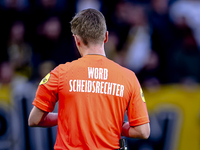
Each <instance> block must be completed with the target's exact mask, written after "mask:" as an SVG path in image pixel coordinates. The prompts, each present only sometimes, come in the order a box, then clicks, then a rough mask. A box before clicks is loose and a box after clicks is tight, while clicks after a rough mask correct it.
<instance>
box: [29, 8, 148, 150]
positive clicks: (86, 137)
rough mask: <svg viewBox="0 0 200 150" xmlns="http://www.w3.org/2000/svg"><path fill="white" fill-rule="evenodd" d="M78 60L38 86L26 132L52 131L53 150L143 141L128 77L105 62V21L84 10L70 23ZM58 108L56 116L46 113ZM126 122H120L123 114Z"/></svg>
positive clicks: (142, 117)
mask: <svg viewBox="0 0 200 150" xmlns="http://www.w3.org/2000/svg"><path fill="white" fill-rule="evenodd" d="M71 31H72V33H73V37H74V40H75V43H76V46H77V48H78V51H79V53H80V54H81V56H82V57H81V58H79V59H78V60H75V61H72V62H67V63H65V64H60V65H59V66H57V67H56V68H55V69H54V70H52V71H51V72H50V73H49V74H47V75H46V76H45V77H44V79H43V80H42V81H41V82H40V84H39V86H38V89H37V92H36V96H35V99H34V101H33V105H34V107H33V109H32V111H31V113H30V116H29V120H28V123H29V126H31V127H52V126H56V125H57V138H56V143H55V145H54V149H55V150H115V149H121V148H120V143H119V141H120V139H121V136H126V137H130V138H142V139H147V138H148V137H149V135H150V127H149V117H148V112H147V108H146V103H145V99H144V96H143V92H142V89H141V86H140V84H139V82H138V80H137V77H136V76H135V74H134V72H132V71H130V70H128V69H126V68H124V67H122V66H120V65H118V64H116V63H115V62H113V61H112V60H109V59H108V58H106V55H105V51H104V43H106V42H107V40H108V31H107V27H106V23H105V18H104V16H103V15H102V13H101V12H99V11H97V10H95V9H85V10H83V11H81V12H79V13H78V14H76V15H75V17H74V18H73V19H72V21H71ZM57 102H59V108H58V113H52V111H53V110H54V107H55V104H56V103H57ZM126 110H127V115H128V118H129V122H125V123H124V122H123V119H124V115H125V111H126Z"/></svg>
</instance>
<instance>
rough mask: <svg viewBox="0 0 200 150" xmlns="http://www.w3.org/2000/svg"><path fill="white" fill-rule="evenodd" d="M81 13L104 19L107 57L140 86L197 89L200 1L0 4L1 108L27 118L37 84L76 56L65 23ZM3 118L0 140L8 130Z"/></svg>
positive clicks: (3, 0) (5, 0) (8, 0)
mask: <svg viewBox="0 0 200 150" xmlns="http://www.w3.org/2000/svg"><path fill="white" fill-rule="evenodd" d="M85 8H95V9H97V10H100V11H101V12H102V13H103V14H104V16H105V18H106V22H107V28H108V31H109V40H108V42H107V43H106V45H105V50H106V55H107V57H108V58H110V59H112V60H113V61H115V62H117V63H119V64H120V65H122V66H124V67H127V68H129V69H131V70H133V71H134V72H135V73H136V75H137V77H138V79H139V81H140V83H141V84H142V86H144V87H152V86H154V87H155V86H159V85H161V84H170V83H179V84H180V83H181V84H185V85H197V84H199V83H200V69H199V66H200V18H199V16H200V0H109V1H108V0H0V52H1V54H0V103H1V104H0V105H1V106H4V105H5V107H8V109H9V107H11V106H12V107H15V109H14V113H15V112H18V113H19V114H20V113H21V114H22V115H19V116H20V117H22V118H21V120H22V121H24V120H25V121H26V120H27V117H28V114H29V112H30V109H31V107H32V105H31V103H32V101H33V98H34V94H35V91H36V88H37V86H38V84H39V82H40V80H41V79H42V78H43V77H44V76H45V75H46V74H47V73H48V72H50V71H51V70H52V69H53V68H54V67H55V66H57V65H58V64H60V63H65V62H68V61H73V60H75V59H77V58H79V57H80V55H79V53H78V51H77V48H76V46H75V43H74V40H73V37H72V33H71V31H70V23H69V22H70V21H71V19H72V17H73V16H74V15H75V13H77V12H79V11H81V10H83V9H85ZM13 101H15V102H16V101H18V102H20V104H21V107H19V106H15V103H13ZM17 104H19V103H17ZM10 112H11V111H10ZM2 114H4V112H3V110H1V109H0V122H1V127H0V141H1V139H3V138H5V137H4V136H2V135H4V134H5V132H7V130H6V128H8V126H7V125H8V123H6V121H5V118H4V117H3V115H2ZM19 120H20V119H19ZM19 120H18V121H19ZM11 121H16V119H15V120H11ZM8 122H9V121H8ZM3 123H5V124H3ZM15 124H17V123H16V122H15ZM24 127H25V128H23V129H25V131H24V132H25V133H24V140H23V141H25V144H26V146H25V147H26V148H27V147H30V143H29V142H27V141H26V139H27V136H29V134H28V133H27V132H29V129H28V127H27V124H26V122H25V124H24ZM36 130H39V129H34V131H36ZM18 132H19V131H16V133H14V134H19V133H18ZM32 132H33V131H32ZM35 133H36V132H35ZM13 137H17V136H13ZM32 137H33V136H32ZM8 139H9V138H8ZM12 140H13V139H12ZM16 140H18V139H16ZM35 140H37V138H35ZM8 145H9V143H8ZM3 146H4V147H6V145H5V144H4V145H3ZM34 146H36V145H32V147H34ZM0 148H2V147H0ZM37 149H39V148H37Z"/></svg>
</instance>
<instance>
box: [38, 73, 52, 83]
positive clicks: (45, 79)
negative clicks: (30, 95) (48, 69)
mask: <svg viewBox="0 0 200 150" xmlns="http://www.w3.org/2000/svg"><path fill="white" fill-rule="evenodd" d="M49 78H50V73H48V74H47V75H46V76H45V77H44V78H43V79H42V81H41V82H40V84H39V85H42V84H45V83H47V82H48V81H49Z"/></svg>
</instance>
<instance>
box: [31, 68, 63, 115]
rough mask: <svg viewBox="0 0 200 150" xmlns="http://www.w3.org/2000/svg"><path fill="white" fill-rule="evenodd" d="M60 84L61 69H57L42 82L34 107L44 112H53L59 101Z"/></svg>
mask: <svg viewBox="0 0 200 150" xmlns="http://www.w3.org/2000/svg"><path fill="white" fill-rule="evenodd" d="M58 82H59V68H58V67H56V68H55V69H54V70H52V71H51V72H50V73H48V74H47V75H46V76H45V77H44V78H43V79H42V81H41V82H40V84H39V86H38V89H37V91H36V96H35V99H34V101H33V105H34V106H36V107H37V108H39V109H41V110H43V111H46V112H52V111H53V110H54V107H55V104H56V102H57V101H58Z"/></svg>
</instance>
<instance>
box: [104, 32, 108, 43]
mask: <svg viewBox="0 0 200 150" xmlns="http://www.w3.org/2000/svg"><path fill="white" fill-rule="evenodd" d="M106 42H108V31H106V34H105V38H104V43H106Z"/></svg>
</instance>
